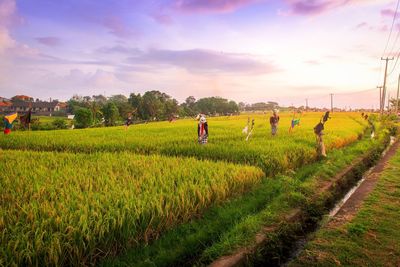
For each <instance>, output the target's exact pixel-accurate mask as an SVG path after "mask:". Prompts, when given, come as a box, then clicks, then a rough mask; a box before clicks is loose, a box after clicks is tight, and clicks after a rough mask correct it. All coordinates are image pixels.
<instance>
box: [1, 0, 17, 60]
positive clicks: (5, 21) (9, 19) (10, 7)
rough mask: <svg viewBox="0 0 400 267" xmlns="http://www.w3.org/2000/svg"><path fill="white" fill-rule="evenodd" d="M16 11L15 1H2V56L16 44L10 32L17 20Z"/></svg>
mask: <svg viewBox="0 0 400 267" xmlns="http://www.w3.org/2000/svg"><path fill="white" fill-rule="evenodd" d="M16 11H17V7H16V2H15V0H1V1H0V54H1V53H3V52H4V51H5V50H6V49H9V48H12V47H14V46H15V44H16V41H15V40H14V39H13V38H12V37H11V35H10V32H9V27H11V26H12V25H13V24H14V23H15V22H16V20H17V15H16Z"/></svg>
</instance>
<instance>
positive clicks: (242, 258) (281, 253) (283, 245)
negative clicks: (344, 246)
mask: <svg viewBox="0 0 400 267" xmlns="http://www.w3.org/2000/svg"><path fill="white" fill-rule="evenodd" d="M398 143H399V141H396V145H395V146H398ZM393 144H394V139H393V137H389V136H387V138H385V140H384V141H383V142H382V143H381V144H380V145H377V146H375V147H373V148H372V149H370V150H369V151H367V152H365V153H364V154H363V155H362V156H361V157H359V158H357V159H355V160H354V161H353V162H352V164H350V165H349V166H348V167H346V168H345V169H343V170H342V171H340V172H339V173H337V174H336V175H335V176H334V177H332V179H330V180H329V181H320V183H319V184H318V188H319V191H318V192H316V193H315V194H313V196H310V197H309V198H308V199H307V201H306V203H304V204H303V205H302V206H301V207H297V208H294V209H293V210H291V212H289V213H288V214H287V215H286V216H285V217H284V218H283V219H282V221H281V223H279V224H278V225H274V226H269V227H265V228H264V229H262V230H261V231H260V232H259V233H258V234H257V235H256V236H255V237H254V243H253V244H252V245H251V246H249V247H243V248H240V249H238V250H236V251H235V252H234V253H233V254H231V255H227V256H223V257H220V258H219V259H217V260H215V261H214V262H212V263H211V264H210V265H209V266H211V267H233V266H284V265H285V264H287V263H288V262H289V261H290V260H291V259H293V258H294V257H296V255H298V254H299V253H300V252H301V251H302V249H303V248H304V246H305V244H306V243H307V239H308V238H309V236H310V234H312V233H314V232H315V231H316V230H317V229H318V228H319V226H320V223H321V221H322V219H323V218H324V216H329V214H330V215H331V216H332V215H334V214H335V213H336V212H337V211H338V210H340V207H341V206H342V205H343V204H344V203H345V202H346V201H347V199H349V198H350V196H351V195H352V194H353V193H354V192H356V190H357V188H358V187H359V186H360V185H361V184H362V183H363V181H364V177H365V175H367V174H368V172H369V171H370V170H371V169H372V168H374V167H375V165H376V164H377V163H378V162H379V160H380V159H381V158H382V157H383V156H384V155H385V154H386V153H387V152H388V151H389V150H390V149H392V150H393V149H395V147H394V145H393Z"/></svg>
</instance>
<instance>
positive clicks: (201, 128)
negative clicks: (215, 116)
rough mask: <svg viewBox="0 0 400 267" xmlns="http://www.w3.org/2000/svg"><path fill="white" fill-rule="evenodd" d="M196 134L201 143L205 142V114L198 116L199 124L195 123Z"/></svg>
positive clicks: (206, 136) (206, 135)
mask: <svg viewBox="0 0 400 267" xmlns="http://www.w3.org/2000/svg"><path fill="white" fill-rule="evenodd" d="M197 136H198V142H199V144H201V145H204V144H207V142H208V123H207V120H206V116H205V115H203V114H201V115H200V118H199V124H198V125H197Z"/></svg>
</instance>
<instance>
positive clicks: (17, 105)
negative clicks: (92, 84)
mask: <svg viewBox="0 0 400 267" xmlns="http://www.w3.org/2000/svg"><path fill="white" fill-rule="evenodd" d="M65 107H66V106H65V105H64V103H61V102H58V101H52V102H44V101H36V102H26V101H13V102H12V104H11V106H9V107H8V109H6V110H4V111H9V112H27V111H28V110H29V109H30V108H31V109H32V113H33V114H37V115H45V116H48V115H51V114H52V113H53V112H56V111H61V110H64V109H65Z"/></svg>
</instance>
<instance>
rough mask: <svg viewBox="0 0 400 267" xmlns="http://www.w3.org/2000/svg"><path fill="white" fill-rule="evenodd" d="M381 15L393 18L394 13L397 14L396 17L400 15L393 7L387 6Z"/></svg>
mask: <svg viewBox="0 0 400 267" xmlns="http://www.w3.org/2000/svg"><path fill="white" fill-rule="evenodd" d="M381 15H382V17H391V18H393V16H394V15H396V17H397V16H398V15H399V12H397V13H396V12H395V11H394V10H393V9H390V8H386V9H382V10H381Z"/></svg>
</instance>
